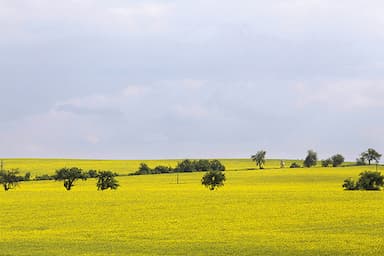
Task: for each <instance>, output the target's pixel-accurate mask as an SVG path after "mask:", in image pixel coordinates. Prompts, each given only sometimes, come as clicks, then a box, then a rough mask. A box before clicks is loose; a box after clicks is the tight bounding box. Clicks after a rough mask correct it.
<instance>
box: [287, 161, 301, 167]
mask: <svg viewBox="0 0 384 256" xmlns="http://www.w3.org/2000/svg"><path fill="white" fill-rule="evenodd" d="M289 168H301V166H300V165H299V164H298V163H296V162H294V163H292V164H291V166H289Z"/></svg>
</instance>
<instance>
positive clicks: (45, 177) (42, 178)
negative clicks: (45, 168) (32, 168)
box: [35, 174, 55, 180]
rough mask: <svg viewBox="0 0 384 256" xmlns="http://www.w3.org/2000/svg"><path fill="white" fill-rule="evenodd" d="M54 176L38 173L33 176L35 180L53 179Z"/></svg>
mask: <svg viewBox="0 0 384 256" xmlns="http://www.w3.org/2000/svg"><path fill="white" fill-rule="evenodd" d="M54 179H55V178H54V177H53V176H50V175H48V174H43V175H38V176H36V177H35V180H54Z"/></svg>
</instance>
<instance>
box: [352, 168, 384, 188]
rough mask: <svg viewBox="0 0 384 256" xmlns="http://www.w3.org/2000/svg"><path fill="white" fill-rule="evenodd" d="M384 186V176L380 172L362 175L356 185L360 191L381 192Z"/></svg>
mask: <svg viewBox="0 0 384 256" xmlns="http://www.w3.org/2000/svg"><path fill="white" fill-rule="evenodd" d="M383 185H384V176H382V175H381V173H380V172H372V171H365V172H362V173H360V178H359V180H358V182H357V184H356V186H357V187H358V188H359V189H364V190H380V189H381V187H382V186H383Z"/></svg>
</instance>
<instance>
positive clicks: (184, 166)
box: [176, 159, 196, 172]
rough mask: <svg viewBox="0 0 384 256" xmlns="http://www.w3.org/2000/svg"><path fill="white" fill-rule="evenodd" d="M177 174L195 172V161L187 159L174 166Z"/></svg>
mask: <svg viewBox="0 0 384 256" xmlns="http://www.w3.org/2000/svg"><path fill="white" fill-rule="evenodd" d="M176 171H177V172H194V171H196V165H195V161H191V160H189V159H186V160H183V161H182V162H179V163H178V164H177V166H176Z"/></svg>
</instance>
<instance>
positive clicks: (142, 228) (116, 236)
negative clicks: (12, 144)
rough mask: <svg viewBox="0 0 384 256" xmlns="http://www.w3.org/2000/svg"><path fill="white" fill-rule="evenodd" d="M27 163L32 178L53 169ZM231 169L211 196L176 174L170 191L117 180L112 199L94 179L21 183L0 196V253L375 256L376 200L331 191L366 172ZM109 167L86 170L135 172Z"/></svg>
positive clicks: (379, 223) (383, 245)
mask: <svg viewBox="0 0 384 256" xmlns="http://www.w3.org/2000/svg"><path fill="white" fill-rule="evenodd" d="M19 161H20V160H19ZM30 161H36V165H35V167H36V170H38V169H39V170H41V173H48V171H49V170H52V167H55V168H59V167H62V165H63V163H62V162H60V163H53V162H54V161H52V160H46V161H47V163H43V164H42V165H45V164H46V165H47V166H46V167H44V168H42V167H41V166H42V165H41V164H39V163H40V162H39V161H42V160H32V159H31V160H30ZM49 161H51V162H50V163H49ZM62 161H65V160H62ZM174 161H175V162H176V160H174ZM227 161H228V162H230V160H227ZM238 161H239V162H238V163H236V161H235V160H234V162H232V165H230V166H231V167H232V168H228V169H230V170H229V171H227V172H226V176H227V182H226V184H225V186H224V187H222V188H220V189H219V190H216V191H209V190H208V189H206V188H204V187H203V186H202V185H201V184H200V179H201V177H202V175H203V174H202V173H183V174H179V180H180V184H176V174H162V175H145V176H124V177H118V180H119V182H120V185H121V186H120V187H119V189H118V190H116V191H97V190H96V185H95V184H96V180H94V179H88V180H87V181H78V182H77V183H76V186H75V187H74V188H73V190H71V191H66V190H65V189H64V187H63V185H62V183H61V182H55V181H32V182H23V183H21V184H20V185H19V187H17V188H16V189H14V190H12V191H8V192H3V191H1V192H0V204H1V210H0V211H1V229H0V237H1V239H0V255H39V256H40V255H382V254H383V251H384V208H383V202H384V192H382V191H370V192H367V191H344V190H343V189H342V187H341V185H342V183H343V180H344V179H345V178H347V177H350V176H351V177H357V176H358V174H359V173H360V172H361V171H364V170H370V169H374V167H368V166H363V167H341V168H319V167H316V168H309V169H307V168H300V169H290V168H285V169H278V168H276V169H266V170H244V169H246V168H252V167H254V163H252V162H250V161H249V160H238ZM43 162H44V161H43ZM175 162H168V163H170V164H174V163H175ZM7 163H8V161H7ZM111 163H112V164H111V166H108V162H105V163H104V162H103V165H100V166H99V167H96V168H95V167H92V168H93V169H112V170H114V171H115V170H117V168H118V167H119V166H123V165H125V166H127V167H126V169H122V173H125V172H129V171H131V169H130V168H133V166H135V165H136V162H135V163H134V164H132V167H131V166H130V165H129V164H127V162H124V161H122V162H117V163H113V162H111ZM137 163H140V161H138V162H137ZM224 163H225V164H226V165H229V164H228V163H226V162H224ZM272 163H273V166H278V161H274V162H272ZM8 164H9V163H8ZM83 164H84V166H86V164H89V166H91V165H92V164H91V163H86V162H83ZM104 164H105V165H104ZM153 164H158V162H153ZM9 165H10V164H9ZM15 165H16V164H15ZM48 165H49V166H48ZM56 165H57V166H56ZM59 165H60V166H59ZM25 166H29V165H28V164H25ZM71 166H72V162H71ZM76 166H80V165H79V164H77V165H76ZM84 166H80V167H83V168H84ZM115 166H116V167H115ZM236 166H239V168H238V170H236ZM13 167H16V166H13ZM17 167H19V168H20V169H22V170H23V169H25V168H23V166H17ZM35 167H34V166H33V165H31V168H35ZM267 167H268V162H267ZM45 168H46V169H45ZM55 168H53V170H54V169H55ZM114 168H116V169H114ZM381 168H382V167H379V169H381ZM239 169H240V170H239ZM32 172H33V171H32ZM51 172H52V171H51Z"/></svg>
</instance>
